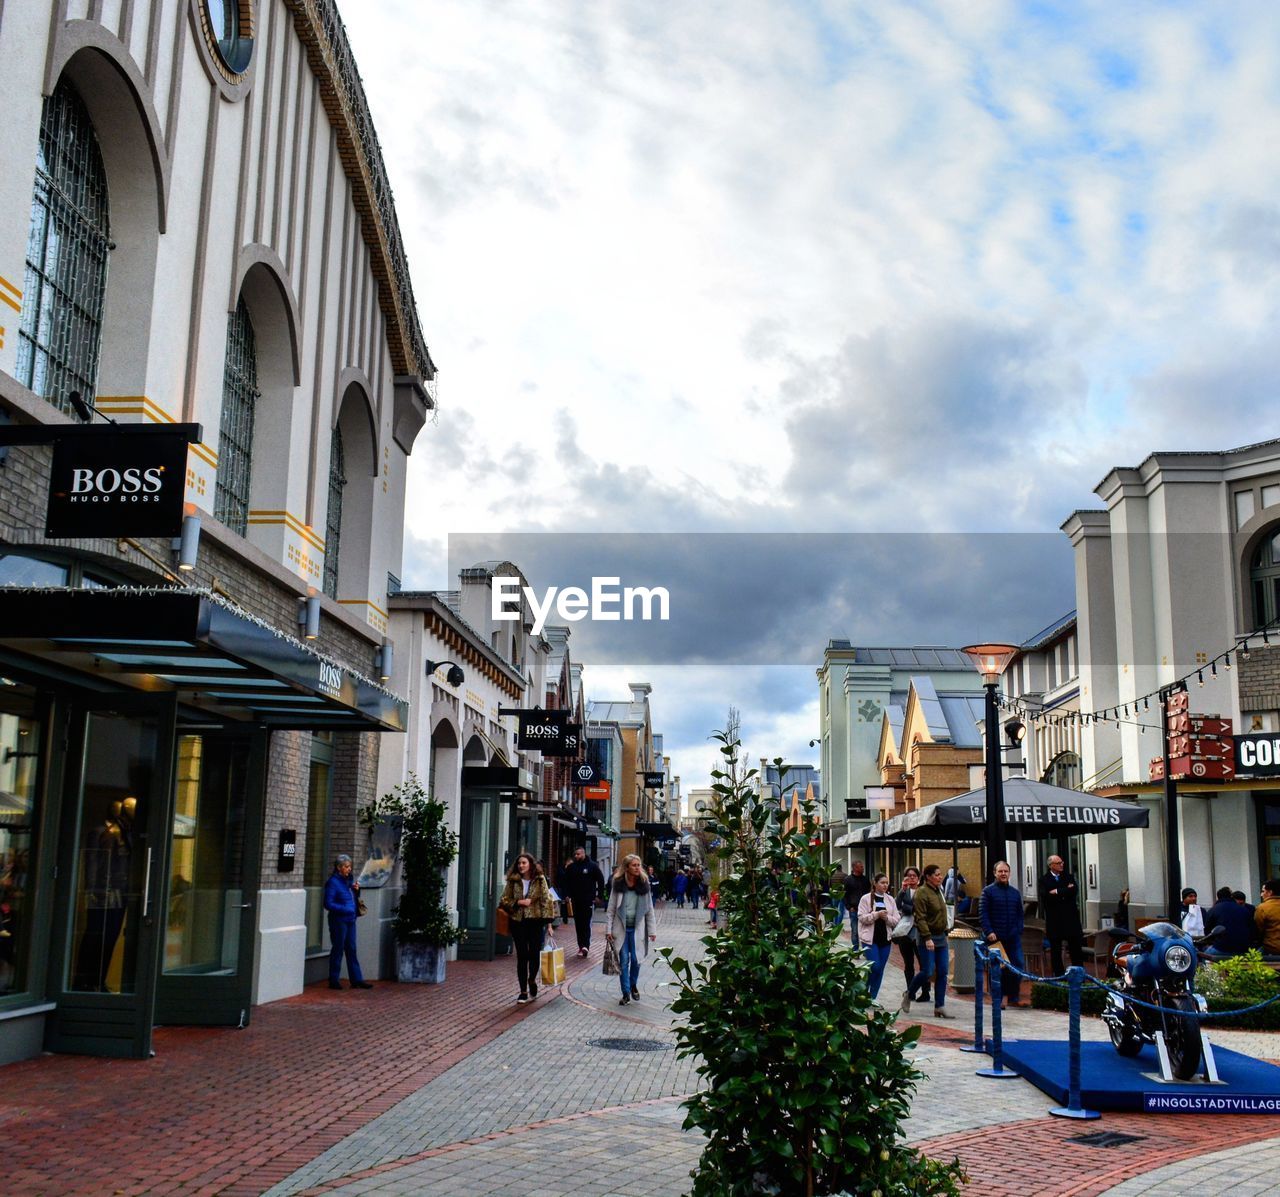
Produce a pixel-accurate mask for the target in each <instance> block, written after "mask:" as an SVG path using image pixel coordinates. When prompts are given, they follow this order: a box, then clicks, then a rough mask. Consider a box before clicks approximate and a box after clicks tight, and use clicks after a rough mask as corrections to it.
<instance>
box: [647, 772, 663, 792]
mask: <svg viewBox="0 0 1280 1197" xmlns="http://www.w3.org/2000/svg"><path fill="white" fill-rule="evenodd" d="M666 784H667V775H666V774H665V773H646V774H645V775H644V788H645V789H646V790H660V789H662V787H663V786H665V785H666Z"/></svg>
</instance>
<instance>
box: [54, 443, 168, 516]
mask: <svg viewBox="0 0 1280 1197" xmlns="http://www.w3.org/2000/svg"><path fill="white" fill-rule="evenodd" d="M140 429H142V430H145V432H146V433H147V434H148V435H139V431H140ZM188 443H189V437H188V436H186V435H184V434H183V433H181V432H177V433H173V434H163V433H162V432H159V431H157V430H156V427H155V425H142V426H140V427H135V426H132V425H129V426H122V427H119V428H111V429H101V430H99V429H96V428H95V429H94V435H93V436H65V437H60V438H58V439H56V440H55V441H54V443H53V465H52V467H51V470H50V474H49V507H48V512H47V515H46V518H45V535H46V536H57V537H81V536H106V537H112V536H177V535H178V534H179V533H180V532H181V531H182V504H183V500H184V498H185V496H186V488H187V445H188Z"/></svg>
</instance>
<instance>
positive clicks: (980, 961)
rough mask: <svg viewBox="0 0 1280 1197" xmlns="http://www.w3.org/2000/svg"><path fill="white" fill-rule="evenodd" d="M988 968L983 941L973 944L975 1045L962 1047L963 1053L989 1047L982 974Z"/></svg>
mask: <svg viewBox="0 0 1280 1197" xmlns="http://www.w3.org/2000/svg"><path fill="white" fill-rule="evenodd" d="M986 967H987V961H986V955H985V952H984V950H983V947H982V940H980V939H977V940H974V943H973V1044H972V1046H965V1047H962V1048H961V1049H960V1050H961V1051H962V1052H985V1051H986V1050H987V1045H986V1043H985V1042H984V1041H983V1038H982V974H983V972H984V970H985V969H986Z"/></svg>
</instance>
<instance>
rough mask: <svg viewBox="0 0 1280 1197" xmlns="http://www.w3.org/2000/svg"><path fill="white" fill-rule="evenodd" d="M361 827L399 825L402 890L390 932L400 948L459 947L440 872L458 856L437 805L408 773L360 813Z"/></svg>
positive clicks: (443, 873)
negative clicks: (382, 822)
mask: <svg viewBox="0 0 1280 1197" xmlns="http://www.w3.org/2000/svg"><path fill="white" fill-rule="evenodd" d="M362 815H363V816H364V819H365V821H366V822H370V823H371V822H372V821H373V820H375V819H378V818H393V819H398V820H399V821H400V869H401V877H402V881H403V886H404V888H403V890H402V892H401V894H400V905H399V906H397V907H396V908H395V909H394V911H393V912H392V913H393V914H394V915H395V916H396V920H395V923H394V925H393V930H394V932H395V937H396V939H397V940H398V941H399V942H400V943H421V944H429V945H431V946H433V947H438V948H447V947H449V946H450V944H455V943H461V942H462V941H463V939H465V938H466V934H467V933H466V931H465V930H463V929H462V928H461V927H458V926H457V925H456V924H455V923H454V921H453V919H452V918H451V917H450V915H449V910H448V907H447V906H446V904H445V877H446V870H447V869H448V868H449V866H450V865H451V864H452V863H453V861H454V860H455V859H456V857H457V855H458V837H457V834H456V833H455V832H454V831H452V830H451V829H450V828H449V826H448V825H447V824H446V823H445V805H444V803H443V802H437V801H436V800H435V799H434V798H432V797H431V796H430V795H429V794H428V793H427V792H426V790H424V789H423V788H422V783H421V782H420V781H419V780H418V778H417V777H416V776H415V775H414V774H412V773H410V774H409V776H408V778H407V779H406V780H405V781H403V782H401V783H400V785H398V786H396V787H395V788H394V789H393V790H392V791H391V793H389V794H384V795H383V796H382V798H381V799H380V800H379V801H378V802H376V803H375V804H374V805H373V806H372V807H367V808H366V810H365V811H364V812H362Z"/></svg>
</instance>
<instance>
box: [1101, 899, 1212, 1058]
mask: <svg viewBox="0 0 1280 1197" xmlns="http://www.w3.org/2000/svg"><path fill="white" fill-rule="evenodd" d="M1221 930H1223V928H1220V927H1215V928H1214V930H1213V932H1211V933H1210V934H1208V935H1206V936H1203V937H1202V938H1200V939H1192V938H1191V936H1190V935H1188V934H1186V932H1185V931H1183V930H1182V929H1181V928H1180V927H1175V926H1174V925H1173V924H1172V923H1152V924H1150V925H1149V926H1146V927H1143V928H1142V930H1140V931H1129V930H1128V929H1127V928H1123V927H1118V928H1113V930H1112V935H1115V936H1123V937H1124V941H1123V942H1121V943H1118V944H1116V946H1115V948H1114V949H1113V950H1112V953H1111V959H1112V962H1113V964H1114V965H1115V970H1116V973H1117V975H1118V976H1119V978H1120V984H1119V986H1118V987H1117V988H1115V989H1109V990H1108V991H1107V998H1106V1004H1105V1006H1104V1007H1103V1011H1102V1021H1103V1022H1105V1023H1106V1024H1107V1030H1108V1032H1109V1033H1110V1035H1111V1043H1112V1045H1113V1046H1114V1047H1115V1049H1116V1051H1118V1052H1119V1053H1120V1054H1121V1055H1122V1056H1136V1055H1137V1054H1138V1053H1139V1052H1140V1051H1141V1050H1142V1045H1143V1044H1144V1043H1154V1042H1155V1035H1156V1032H1157V1031H1162V1032H1163V1033H1164V1043H1165V1048H1166V1049H1167V1051H1168V1053H1169V1067H1170V1068H1171V1069H1172V1071H1173V1075H1174V1076H1175V1077H1177V1078H1178V1079H1179V1080H1182V1081H1188V1080H1190V1079H1191V1078H1192V1077H1193V1076H1195V1075H1196V1072H1197V1071H1198V1070H1199V1068H1200V1058H1201V1056H1202V1055H1203V1052H1204V1046H1203V1044H1202V1042H1201V1039H1200V1020H1199V1019H1198V1018H1196V1017H1195V1015H1196V1014H1197V1013H1202V1012H1204V1011H1206V1010H1208V1005H1207V1003H1206V1002H1205V1000H1204V998H1203V997H1202V996H1201V995H1200V994H1198V993H1196V991H1195V988H1194V980H1195V975H1196V964H1197V962H1198V960H1199V955H1198V953H1197V952H1196V948H1197V947H1203V946H1204V945H1205V944H1208V943H1211V942H1212V941H1213V940H1214V939H1216V938H1217V935H1218V933H1219V932H1220V931H1221ZM1128 998H1137V999H1138V1000H1139V1001H1142V1002H1147V1003H1150V1005H1152V1006H1157V1007H1159V1009H1158V1010H1150V1009H1147V1008H1146V1007H1145V1006H1139V1005H1137V1004H1135V1003H1134V1002H1131V1001H1128V1000H1127V999H1128Z"/></svg>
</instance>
